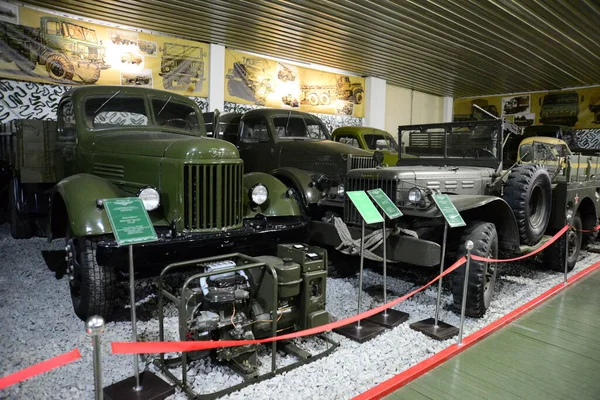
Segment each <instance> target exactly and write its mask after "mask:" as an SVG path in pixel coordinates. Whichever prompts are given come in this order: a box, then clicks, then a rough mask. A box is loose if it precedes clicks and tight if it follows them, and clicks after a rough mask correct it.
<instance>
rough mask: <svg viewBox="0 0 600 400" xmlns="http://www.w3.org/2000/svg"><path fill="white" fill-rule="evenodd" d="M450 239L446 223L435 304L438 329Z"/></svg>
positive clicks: (435, 323)
mask: <svg viewBox="0 0 600 400" xmlns="http://www.w3.org/2000/svg"><path fill="white" fill-rule="evenodd" d="M447 239H448V223H447V222H445V221H444V241H443V243H442V256H441V258H440V279H438V292H437V302H436V303H435V322H434V324H433V326H434V328H437V327H438V321H439V318H440V303H441V302H442V278H443V277H442V274H443V273H444V260H445V258H446V240H447Z"/></svg>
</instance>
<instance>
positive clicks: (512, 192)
mask: <svg viewBox="0 0 600 400" xmlns="http://www.w3.org/2000/svg"><path fill="white" fill-rule="evenodd" d="M504 200H506V202H507V203H508V204H509V205H510V208H512V210H513V213H514V214H515V218H516V219H517V225H518V226H519V236H520V237H521V244H526V245H530V246H532V245H535V244H536V243H538V242H539V241H540V240H541V239H542V236H543V235H544V232H546V228H547V227H548V223H549V222H550V212H551V210H552V184H551V182H550V175H549V174H548V171H547V170H546V168H544V167H543V166H542V165H534V164H529V165H519V166H517V167H515V168H514V169H513V170H512V171H511V172H510V174H509V175H508V180H507V181H506V185H505V186H504Z"/></svg>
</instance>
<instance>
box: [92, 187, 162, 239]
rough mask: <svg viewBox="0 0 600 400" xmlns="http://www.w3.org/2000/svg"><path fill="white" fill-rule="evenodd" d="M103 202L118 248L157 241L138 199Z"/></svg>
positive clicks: (142, 205)
mask: <svg viewBox="0 0 600 400" xmlns="http://www.w3.org/2000/svg"><path fill="white" fill-rule="evenodd" d="M103 202H104V209H105V210H106V214H107V215H108V219H109V220H110V224H111V225H112V228H113V233H114V234H115V238H116V239H117V244H118V245H119V246H126V245H130V244H139V243H146V242H153V241H155V240H158V238H157V237H156V231H154V226H152V221H150V217H149V216H148V212H147V211H146V209H145V208H144V203H142V200H141V199H140V198H138V197H125V198H120V199H106V200H103Z"/></svg>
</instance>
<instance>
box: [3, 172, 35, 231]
mask: <svg viewBox="0 0 600 400" xmlns="http://www.w3.org/2000/svg"><path fill="white" fill-rule="evenodd" d="M18 186H19V184H18V180H17V178H12V179H11V180H10V183H9V187H8V213H9V214H8V215H9V217H8V218H9V222H10V235H11V236H12V237H13V238H15V239H29V238H31V237H33V222H32V221H31V218H29V217H28V216H27V215H23V214H21V213H20V212H19V210H18V209H17V197H16V196H17V193H16V192H17V191H18V190H19V187H18Z"/></svg>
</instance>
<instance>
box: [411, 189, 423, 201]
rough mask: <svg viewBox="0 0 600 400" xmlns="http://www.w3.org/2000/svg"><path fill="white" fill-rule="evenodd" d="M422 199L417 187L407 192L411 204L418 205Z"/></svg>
mask: <svg viewBox="0 0 600 400" xmlns="http://www.w3.org/2000/svg"><path fill="white" fill-rule="evenodd" d="M422 199H423V192H422V191H421V189H419V188H418V187H414V188H412V189H410V190H409V191H408V201H410V202H411V203H413V204H415V205H416V204H419V202H420V201H421V200H422Z"/></svg>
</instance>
